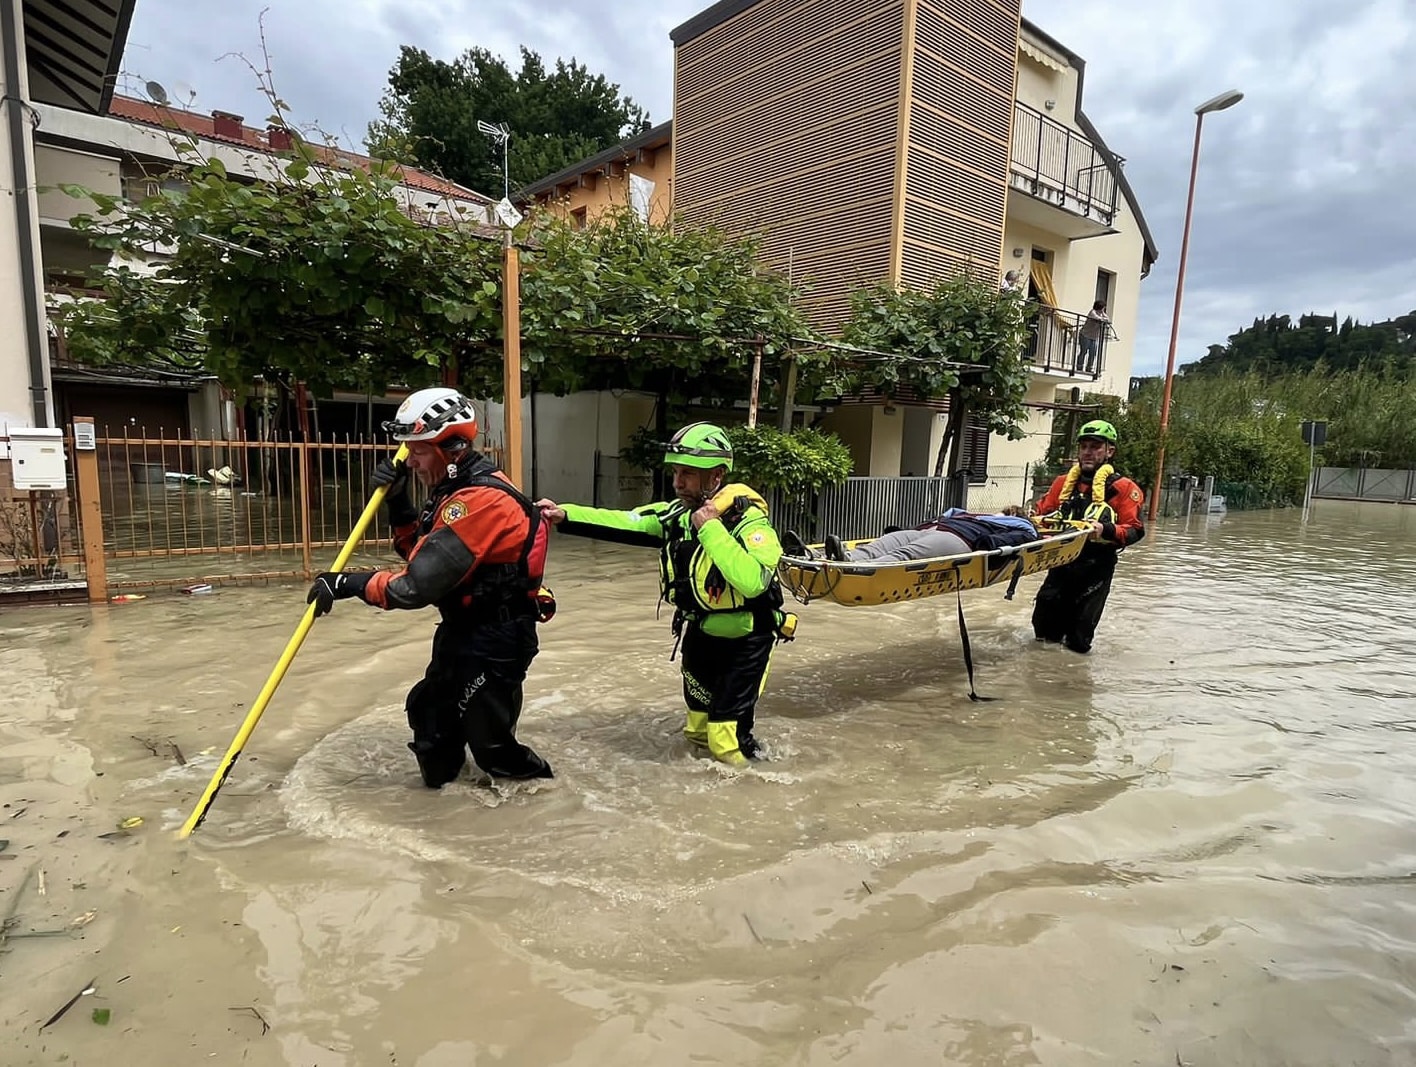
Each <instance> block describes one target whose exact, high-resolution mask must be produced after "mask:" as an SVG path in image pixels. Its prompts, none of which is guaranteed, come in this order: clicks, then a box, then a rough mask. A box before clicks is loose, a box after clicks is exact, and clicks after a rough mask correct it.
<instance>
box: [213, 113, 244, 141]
mask: <svg viewBox="0 0 1416 1067" xmlns="http://www.w3.org/2000/svg"><path fill="white" fill-rule="evenodd" d="M211 121H212V132H213V133H214V134H216V136H218V137H229V138H230V139H231V140H233V141H244V140H245V139H246V138H245V136H244V134H243V132H242V126H241V123H242V122H244V121H245V120H244V119H242V117H241V116H240V115H233V114H232V113H231V112H229V111H213V112H212V113H211Z"/></svg>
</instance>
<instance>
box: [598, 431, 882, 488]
mask: <svg viewBox="0 0 1416 1067" xmlns="http://www.w3.org/2000/svg"><path fill="white" fill-rule="evenodd" d="M724 429H725V430H726V432H727V435H728V440H730V441H731V442H732V445H733V473H732V477H731V480H732V481H735V482H746V483H747V484H748V485H750V486H752V487H753V488H754V489H757V490H761V491H766V490H769V489H780V490H782V491H783V492H786V493H789V494H794V495H795V494H800V493H815V492H819V491H820V490H822V489H824V488H826V486H828V485H840V484H841V483H842V482H844V481H845V480H846V479H847V478H849V477H850V475H851V469H852V465H853V462H854V461H853V459H852V457H851V450H850V449H849V448H847V447H846V445H845V443H844V442H842V441H841V439H840V438H839V437H837V436H836V435H835V434H832V433H824V432H822V431H821V430H816V429H811V428H802V429H796V430H792V431H791V432H790V433H783V432H782V431H781V430H778V429H776V428H775V427H772V426H762V425H758V426H747V425H743V424H738V425H731V426H725V427H724ZM664 446H665V442H664V440H663V438H662V436H661V435H660V434H658V433H656V432H655V431H654V430H652V429H650V428H648V427H644V428H642V429H639V430H636V431H635V432H634V433H633V434H632V435H631V438H630V442H629V445H628V446H627V447H626V448H625V449H624V451H623V458H624V459H625V460H627V461H628V462H629V464H630V465H631V466H634V467H637V468H638V469H640V470H642V471H648V472H653V471H655V470H658V469H659V468H661V467H663V466H664Z"/></svg>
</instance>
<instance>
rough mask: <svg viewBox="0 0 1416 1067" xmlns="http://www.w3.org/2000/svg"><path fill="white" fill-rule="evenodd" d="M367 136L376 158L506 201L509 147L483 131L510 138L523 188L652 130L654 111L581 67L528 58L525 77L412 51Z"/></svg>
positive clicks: (476, 52) (406, 52) (514, 183)
mask: <svg viewBox="0 0 1416 1067" xmlns="http://www.w3.org/2000/svg"><path fill="white" fill-rule="evenodd" d="M379 110H380V111H381V112H382V113H383V118H382V119H381V120H380V121H377V122H374V123H371V124H370V125H369V131H368V137H367V142H368V147H369V152H370V153H371V154H372V155H374V156H378V157H380V158H384V159H398V160H401V161H403V162H405V163H416V164H417V165H418V166H420V167H424V168H426V169H428V170H431V171H433V172H434V173H437V174H442V175H444V176H445V177H447V178H449V179H450V180H452V181H455V182H458V183H460V184H462V185H465V186H467V187H469V188H472V189H476V190H477V191H479V192H482V193H486V194H488V195H491V196H493V197H499V196H500V195H501V191H502V148H501V146H500V145H499V144H498V143H497V142H496V140H495V139H494V138H491V137H488V136H487V135H486V134H484V133H482V132H481V131H479V130H478V129H477V123H478V122H479V121H481V122H489V123H492V124H496V123H504V124H505V125H506V126H507V127H508V128H509V129H510V131H511V140H510V143H509V146H508V160H507V163H508V169H509V171H510V174H511V188H512V189H513V190H514V189H517V188H520V187H521V186H523V185H527V184H529V183H531V182H534V181H536V180H537V179H538V178H544V177H546V176H547V175H549V174H554V173H555V172H557V171H560V170H563V169H565V168H566V167H568V166H570V165H571V164H573V163H576V162H578V161H579V160H582V159H584V158H586V157H587V156H592V155H594V154H595V153H597V152H599V151H602V150H603V149H606V148H609V147H611V146H612V145H615V144H618V143H619V142H620V141H622V140H624V139H625V137H627V136H629V135H631V134H633V133H637V132H638V131H639V130H641V129H644V128H645V127H646V125H647V122H648V115H647V114H646V112H645V111H644V110H643V109H642V108H640V107H639V106H638V105H637V104H635V103H634V102H633V101H632V100H630V99H629V97H627V96H622V95H621V93H620V89H619V86H618V85H616V84H613V83H612V82H609V81H607V80H606V79H605V77H604V76H603V75H600V74H591V73H590V71H589V70H588V69H587V68H586V67H585V66H583V65H582V64H580V63H577V62H576V61H575V60H574V59H572V60H570V61H569V62H566V61H565V60H561V59H557V60H556V63H555V67H554V68H553V69H550V70H548V69H547V68H546V65H545V62H544V61H543V60H542V59H541V57H540V56H539V55H537V54H536V53H535V52H532V51H530V50H529V49H527V48H524V47H523V48H522V49H521V68H520V70H518V71H515V72H513V71H512V70H511V68H510V67H509V66H508V65H507V63H506V61H505V60H504V59H502V58H501V57H500V56H496V55H493V54H492V53H491V52H489V51H488V50H486V49H485V48H472V49H469V50H467V51H466V52H464V53H463V54H462V55H460V56H458V57H457V58H456V59H454V60H453V61H452V62H450V63H448V62H445V61H443V60H441V59H434V58H433V57H432V56H430V55H429V54H428V53H427V52H424V51H423V50H422V49H419V48H412V47H410V46H408V45H404V46H403V47H402V48H401V49H400V50H399V56H398V61H397V62H396V63H395V64H394V65H393V68H392V69H391V70H390V71H389V75H388V88H387V89H386V90H385V91H384V95H383V99H382V100H381V101H380V103H379Z"/></svg>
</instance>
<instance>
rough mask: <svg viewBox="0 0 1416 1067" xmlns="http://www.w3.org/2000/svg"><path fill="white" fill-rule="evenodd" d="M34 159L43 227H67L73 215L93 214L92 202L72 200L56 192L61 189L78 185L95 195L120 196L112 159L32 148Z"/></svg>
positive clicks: (117, 166) (117, 168)
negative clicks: (51, 225) (44, 225)
mask: <svg viewBox="0 0 1416 1067" xmlns="http://www.w3.org/2000/svg"><path fill="white" fill-rule="evenodd" d="M34 159H35V168H36V172H37V174H38V176H39V179H40V180H39V182H38V186H39V217H40V218H41V219H43V220H44V221H45V223H46V224H49V223H56V222H57V223H64V224H67V223H68V221H69V220H70V219H71V218H73V217H74V216H75V215H83V214H91V213H92V212H93V211H94V210H95V205H94V202H93V201H92V200H89V199H87V198H85V199H82V200H80V199H76V198H75V197H72V196H70V195H69V194H68V193H66V192H64V191H63V190H62V189H61V188H59V187H60V186H62V185H82V186H83V187H84V188H85V189H92V190H93V191H94V192H96V193H104V194H107V195H109V196H120V195H122V192H123V182H122V178H121V175H120V167H121V164H120V163H119V161H118V160H117V159H116V158H113V157H109V156H103V155H97V154H95V153H93V152H80V151H78V150H77V149H72V148H57V147H55V146H53V145H36V146H35V150H34Z"/></svg>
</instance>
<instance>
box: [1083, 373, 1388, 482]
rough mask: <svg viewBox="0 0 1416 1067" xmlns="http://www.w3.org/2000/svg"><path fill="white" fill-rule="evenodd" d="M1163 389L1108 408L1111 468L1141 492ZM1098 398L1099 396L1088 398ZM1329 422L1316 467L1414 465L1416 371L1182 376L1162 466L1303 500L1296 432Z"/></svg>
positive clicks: (1301, 450)
mask: <svg viewBox="0 0 1416 1067" xmlns="http://www.w3.org/2000/svg"><path fill="white" fill-rule="evenodd" d="M1160 389H1161V383H1159V382H1154V383H1148V384H1147V385H1146V386H1145V387H1144V388H1143V389H1142V390H1141V391H1140V392H1139V393H1138V394H1137V395H1136V396H1135V397H1133V398H1132V400H1131V401H1130V403H1128V404H1126V405H1124V406H1120V407H1116V408H1114V409H1112V410H1111V411H1110V412H1109V414H1111V415H1112V417H1113V418H1115V420H1116V425H1117V430H1118V432H1119V434H1120V437H1121V445H1120V448H1119V449H1118V450H1117V459H1116V463H1117V467H1118V469H1120V470H1124V471H1126V472H1127V473H1128V474H1129V475H1130V476H1131V477H1132V478H1134V479H1136V480H1137V481H1138V482H1140V483H1142V484H1143V485H1145V487H1146V489H1147V491H1149V490H1150V488H1151V486H1150V485H1149V483H1150V481H1151V479H1152V478H1153V476H1154V471H1155V459H1156V449H1157V447H1158V443H1159V440H1160V425H1159V423H1160V416H1159V410H1160V399H1161V398H1160ZM1093 399H1097V398H1093ZM1314 419H1316V420H1321V421H1324V422H1326V423H1327V424H1328V430H1327V443H1326V444H1325V445H1323V446H1322V447H1321V448H1319V449H1318V450H1317V455H1316V457H1315V458H1316V460H1317V462H1319V463H1322V464H1326V465H1328V466H1339V467H1342V466H1353V467H1389V468H1392V467H1394V468H1407V467H1413V466H1416V370H1412V369H1406V370H1396V369H1393V368H1364V369H1361V370H1357V371H1349V372H1346V373H1343V374H1332V373H1330V372H1329V371H1328V369H1327V368H1326V367H1324V366H1322V365H1319V366H1316V367H1314V368H1313V369H1312V370H1310V371H1306V372H1303V373H1296V374H1286V375H1282V376H1279V377H1265V376H1263V375H1260V374H1258V373H1252V372H1251V373H1249V374H1213V375H1211V374H1202V375H1191V374H1187V375H1184V376H1183V377H1179V378H1177V379H1176V380H1175V385H1174V391H1173V394H1172V397H1171V414H1170V426H1169V428H1168V430H1167V442H1166V467H1167V470H1169V471H1172V472H1180V473H1185V474H1192V475H1194V476H1196V477H1199V478H1204V477H1208V476H1213V477H1214V478H1215V480H1216V481H1218V482H1223V483H1242V484H1246V485H1250V486H1254V487H1256V488H1257V489H1258V490H1259V492H1260V494H1261V495H1262V496H1263V497H1264V498H1266V499H1269V500H1272V501H1274V502H1279V503H1283V502H1286V503H1296V502H1297V501H1299V500H1301V499H1302V497H1303V490H1304V485H1305V482H1306V478H1307V471H1308V446H1307V445H1305V444H1303V440H1302V433H1301V425H1302V423H1303V422H1304V421H1307V420H1314Z"/></svg>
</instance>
